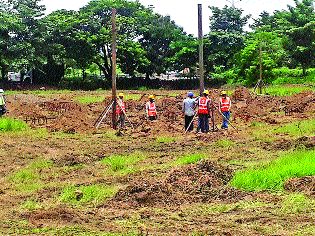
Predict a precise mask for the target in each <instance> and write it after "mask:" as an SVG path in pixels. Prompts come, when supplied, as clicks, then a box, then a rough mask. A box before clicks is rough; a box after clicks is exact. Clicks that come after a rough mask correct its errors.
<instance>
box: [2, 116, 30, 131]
mask: <svg viewBox="0 0 315 236" xmlns="http://www.w3.org/2000/svg"><path fill="white" fill-rule="evenodd" d="M28 128H29V127H28V125H27V124H26V123H25V122H24V121H21V120H17V119H12V118H0V132H17V131H24V130H27V129H28Z"/></svg>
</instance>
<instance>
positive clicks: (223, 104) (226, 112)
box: [219, 91, 232, 129]
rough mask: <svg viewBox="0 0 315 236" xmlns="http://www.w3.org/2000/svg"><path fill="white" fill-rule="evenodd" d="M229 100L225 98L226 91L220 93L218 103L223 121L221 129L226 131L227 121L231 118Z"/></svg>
mask: <svg viewBox="0 0 315 236" xmlns="http://www.w3.org/2000/svg"><path fill="white" fill-rule="evenodd" d="M231 104H232V103H231V99H230V98H229V97H228V96H227V92H226V91H222V92H221V97H220V102H219V109H220V111H221V113H222V116H223V121H222V126H221V128H222V129H227V128H228V127H229V121H230V117H231V112H230V109H231Z"/></svg>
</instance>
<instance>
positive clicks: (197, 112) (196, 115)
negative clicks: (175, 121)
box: [185, 112, 198, 134]
mask: <svg viewBox="0 0 315 236" xmlns="http://www.w3.org/2000/svg"><path fill="white" fill-rule="evenodd" d="M197 113H198V112H196V113H195V115H194V117H193V118H192V120H191V122H190V124H189V125H188V127H187V129H186V130H185V134H187V132H188V130H189V128H190V126H191V125H192V123H193V122H194V119H195V118H196V116H197Z"/></svg>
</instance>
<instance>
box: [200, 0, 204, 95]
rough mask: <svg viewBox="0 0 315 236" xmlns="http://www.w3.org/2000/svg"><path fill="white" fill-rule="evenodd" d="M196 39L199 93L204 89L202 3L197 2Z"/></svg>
mask: <svg viewBox="0 0 315 236" xmlns="http://www.w3.org/2000/svg"><path fill="white" fill-rule="evenodd" d="M198 39H199V80H200V95H202V93H203V91H204V89H205V82H204V64H203V32H202V4H198Z"/></svg>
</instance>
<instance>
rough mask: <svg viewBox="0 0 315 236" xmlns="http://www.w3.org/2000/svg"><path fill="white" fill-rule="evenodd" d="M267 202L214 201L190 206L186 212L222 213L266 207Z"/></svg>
mask: <svg viewBox="0 0 315 236" xmlns="http://www.w3.org/2000/svg"><path fill="white" fill-rule="evenodd" d="M266 206H267V203H265V202H262V201H258V200H257V201H239V202H236V203H215V204H214V203H212V204H196V205H192V206H190V207H188V208H187V209H186V210H184V212H186V213H188V214H189V215H191V214H193V215H210V214H222V213H228V212H231V211H235V210H251V209H256V210H257V208H262V207H266Z"/></svg>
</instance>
